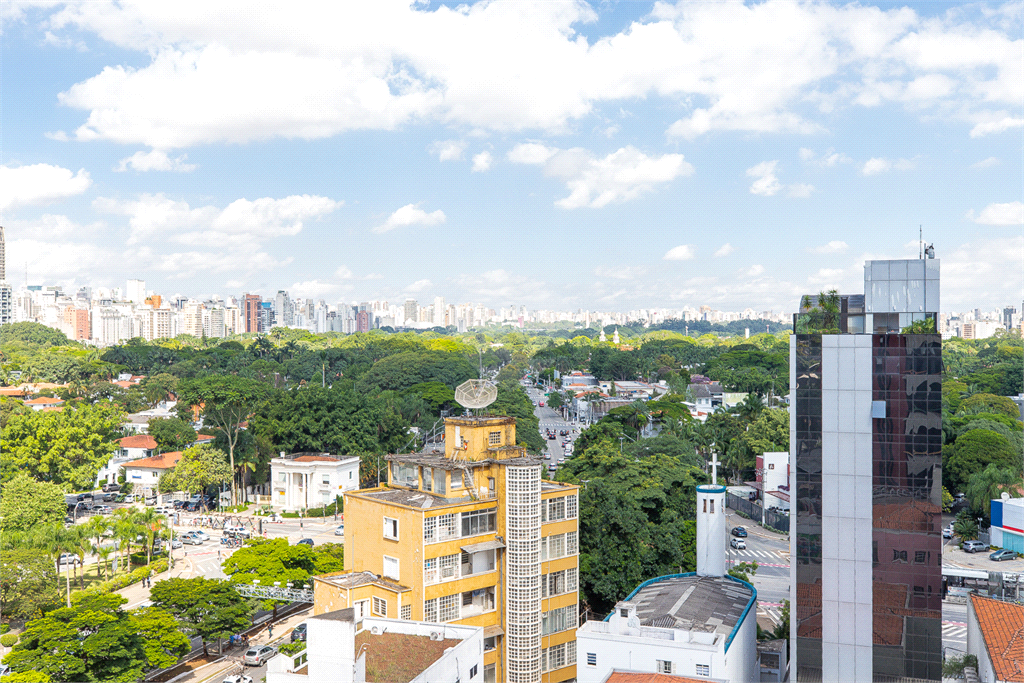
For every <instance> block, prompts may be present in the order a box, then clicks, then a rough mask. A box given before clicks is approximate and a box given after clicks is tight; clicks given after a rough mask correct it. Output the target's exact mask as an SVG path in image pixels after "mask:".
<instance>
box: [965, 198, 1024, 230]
mask: <svg viewBox="0 0 1024 683" xmlns="http://www.w3.org/2000/svg"><path fill="white" fill-rule="evenodd" d="M967 217H968V218H969V219H971V220H972V221H974V222H975V223H981V224H982V225H1022V224H1024V202H1006V203H1005V204H989V205H988V206H986V207H985V208H984V209H982V210H981V213H979V214H978V215H977V216H975V215H974V211H973V210H972V211H968V212H967Z"/></svg>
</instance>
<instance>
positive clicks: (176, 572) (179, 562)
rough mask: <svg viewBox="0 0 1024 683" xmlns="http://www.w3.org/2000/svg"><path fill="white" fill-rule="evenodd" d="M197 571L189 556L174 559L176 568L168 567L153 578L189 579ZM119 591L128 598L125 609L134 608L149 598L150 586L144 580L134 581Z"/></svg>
mask: <svg viewBox="0 0 1024 683" xmlns="http://www.w3.org/2000/svg"><path fill="white" fill-rule="evenodd" d="M194 571H195V567H194V565H193V563H192V560H191V559H189V558H184V559H182V558H177V559H175V561H174V569H168V570H167V571H166V572H161V573H159V574H154V575H153V577H152V579H153V582H154V583H155V582H157V581H163V580H164V579H170V578H175V579H178V578H182V579H188V578H191V577H192V573H193V572H194ZM117 593H119V594H121V595H123V596H124V597H126V598H127V599H128V603H127V604H126V605H125V609H133V608H135V607H138V606H139V605H141V604H142V603H144V602H146V601H147V600H149V588H148V587H145V586H143V585H142V582H141V581H140V582H138V583H133V584H132V585H130V586H125V587H124V588H122V589H121V590H119V591H117Z"/></svg>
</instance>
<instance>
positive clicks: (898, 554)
mask: <svg viewBox="0 0 1024 683" xmlns="http://www.w3.org/2000/svg"><path fill="white" fill-rule="evenodd" d="M892 561H893V562H899V563H901V564H906V563H907V551H906V550H896V549H895V548H893V551H892Z"/></svg>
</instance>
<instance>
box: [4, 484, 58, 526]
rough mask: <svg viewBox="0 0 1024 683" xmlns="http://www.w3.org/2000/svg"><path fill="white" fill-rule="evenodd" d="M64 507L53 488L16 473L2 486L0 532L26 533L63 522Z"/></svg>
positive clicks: (56, 490)
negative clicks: (38, 527) (46, 525)
mask: <svg viewBox="0 0 1024 683" xmlns="http://www.w3.org/2000/svg"><path fill="white" fill-rule="evenodd" d="M67 512H68V505H67V503H66V502H65V500H64V493H63V491H61V489H60V487H59V486H57V485H56V484H51V483H49V482H45V481H38V480H37V479H33V478H32V477H31V476H29V475H28V474H27V473H25V472H19V473H18V474H16V475H14V477H13V478H11V479H10V480H9V481H7V482H6V483H5V484H4V485H3V497H2V498H0V531H5V532H6V531H28V530H30V529H32V528H33V527H35V526H37V525H40V524H43V525H45V524H56V523H58V522H63V521H64V516H65V515H67Z"/></svg>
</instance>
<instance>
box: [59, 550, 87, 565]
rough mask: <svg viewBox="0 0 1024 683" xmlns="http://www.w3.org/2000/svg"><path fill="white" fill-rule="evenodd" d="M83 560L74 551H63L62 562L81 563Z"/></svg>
mask: <svg viewBox="0 0 1024 683" xmlns="http://www.w3.org/2000/svg"><path fill="white" fill-rule="evenodd" d="M81 563H82V561H81V560H80V559H78V555H75V554H74V553H61V554H60V564H81Z"/></svg>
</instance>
